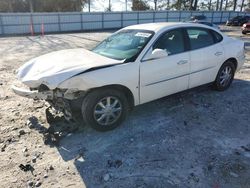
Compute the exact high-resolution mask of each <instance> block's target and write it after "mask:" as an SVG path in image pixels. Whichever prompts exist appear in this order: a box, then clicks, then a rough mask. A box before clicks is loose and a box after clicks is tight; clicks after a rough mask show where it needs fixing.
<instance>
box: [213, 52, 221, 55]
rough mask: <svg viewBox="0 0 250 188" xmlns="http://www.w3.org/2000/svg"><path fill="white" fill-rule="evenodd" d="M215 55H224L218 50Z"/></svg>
mask: <svg viewBox="0 0 250 188" xmlns="http://www.w3.org/2000/svg"><path fill="white" fill-rule="evenodd" d="M214 55H216V56H220V55H222V52H216V53H215V54H214Z"/></svg>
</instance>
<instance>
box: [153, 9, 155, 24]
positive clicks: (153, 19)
mask: <svg viewBox="0 0 250 188" xmlns="http://www.w3.org/2000/svg"><path fill="white" fill-rule="evenodd" d="M153 22H155V11H154V12H153Z"/></svg>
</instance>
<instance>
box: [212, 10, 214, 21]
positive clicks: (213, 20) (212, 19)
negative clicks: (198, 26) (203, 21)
mask: <svg viewBox="0 0 250 188" xmlns="http://www.w3.org/2000/svg"><path fill="white" fill-rule="evenodd" d="M212 23H214V11H212Z"/></svg>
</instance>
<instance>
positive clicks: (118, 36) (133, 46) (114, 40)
mask: <svg viewBox="0 0 250 188" xmlns="http://www.w3.org/2000/svg"><path fill="white" fill-rule="evenodd" d="M152 36H153V32H152V31H147V30H122V31H120V32H118V33H115V34H113V35H111V36H110V37H108V38H107V39H105V40H104V41H103V42H101V43H100V44H99V45H97V46H96V47H95V48H94V49H93V50H92V51H93V52H95V53H97V54H100V55H103V56H106V57H109V58H112V59H117V60H125V59H130V58H133V57H136V56H137V55H138V54H139V53H140V52H141V50H142V49H143V48H144V47H145V45H146V44H147V43H148V41H149V40H150V39H151V37H152Z"/></svg>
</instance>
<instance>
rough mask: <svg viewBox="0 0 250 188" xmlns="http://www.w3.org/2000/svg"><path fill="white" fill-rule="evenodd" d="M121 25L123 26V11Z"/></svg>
mask: <svg viewBox="0 0 250 188" xmlns="http://www.w3.org/2000/svg"><path fill="white" fill-rule="evenodd" d="M121 27H123V12H121Z"/></svg>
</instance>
